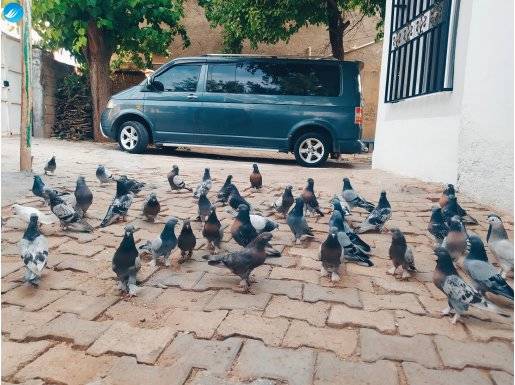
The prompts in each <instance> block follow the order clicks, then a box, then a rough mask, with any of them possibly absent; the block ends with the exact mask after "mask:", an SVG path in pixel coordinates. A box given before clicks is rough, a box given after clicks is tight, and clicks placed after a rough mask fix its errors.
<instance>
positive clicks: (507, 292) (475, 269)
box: [463, 234, 513, 301]
mask: <svg viewBox="0 0 515 385" xmlns="http://www.w3.org/2000/svg"><path fill="white" fill-rule="evenodd" d="M468 241H469V245H470V247H469V252H468V254H467V256H466V257H465V261H464V263H463V267H464V268H465V271H466V272H467V274H468V275H469V277H470V278H472V281H473V282H474V286H475V288H476V290H478V291H479V292H480V293H481V294H483V295H485V293H486V292H487V291H489V292H491V293H494V294H497V295H502V296H503V297H506V298H508V299H510V300H512V301H513V289H512V288H511V287H510V285H508V283H507V282H506V281H505V280H504V278H503V277H501V275H500V274H499V273H498V272H497V270H496V269H495V268H494V267H493V265H492V264H491V263H490V262H488V256H487V255H486V250H485V246H484V244H483V241H482V240H481V238H479V237H478V236H477V235H474V234H472V235H470V236H469V238H468Z"/></svg>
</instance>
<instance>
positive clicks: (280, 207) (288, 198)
mask: <svg viewBox="0 0 515 385" xmlns="http://www.w3.org/2000/svg"><path fill="white" fill-rule="evenodd" d="M292 188H293V187H292V186H291V185H287V186H286V187H285V189H284V192H283V195H281V196H280V197H279V199H277V200H276V201H275V202H274V203H273V205H272V207H273V208H274V209H275V211H277V212H278V213H279V214H282V215H284V217H286V215H287V214H288V210H290V207H291V206H292V205H293V202H295V198H294V197H293V194H292V192H291V190H292Z"/></svg>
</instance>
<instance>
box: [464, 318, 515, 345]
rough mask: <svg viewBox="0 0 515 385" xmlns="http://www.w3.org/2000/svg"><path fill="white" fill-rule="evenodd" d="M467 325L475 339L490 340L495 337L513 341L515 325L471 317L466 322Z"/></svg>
mask: <svg viewBox="0 0 515 385" xmlns="http://www.w3.org/2000/svg"><path fill="white" fill-rule="evenodd" d="M465 327H466V328H467V329H468V331H469V332H470V335H471V336H472V338H473V339H475V340H479V341H484V342H488V341H490V340H492V339H494V338H495V339H504V340H509V341H513V325H507V324H500V323H497V322H491V321H482V320H478V319H476V318H472V317H469V318H467V320H466V322H465Z"/></svg>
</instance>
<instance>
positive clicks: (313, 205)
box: [301, 178, 324, 217]
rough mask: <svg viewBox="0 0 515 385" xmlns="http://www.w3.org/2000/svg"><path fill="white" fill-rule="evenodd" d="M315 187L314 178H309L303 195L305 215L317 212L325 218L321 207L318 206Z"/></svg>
mask: <svg viewBox="0 0 515 385" xmlns="http://www.w3.org/2000/svg"><path fill="white" fill-rule="evenodd" d="M314 187H315V181H314V180H313V178H308V181H307V185H306V187H305V188H304V190H303V191H302V194H301V196H302V199H303V200H304V214H306V213H307V212H308V211H309V212H310V213H313V212H315V213H317V214H318V215H320V216H321V217H323V216H324V213H323V212H322V211H321V210H320V205H319V204H318V200H317V197H316V195H315V189H314Z"/></svg>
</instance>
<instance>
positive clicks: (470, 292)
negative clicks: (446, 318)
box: [433, 247, 506, 324]
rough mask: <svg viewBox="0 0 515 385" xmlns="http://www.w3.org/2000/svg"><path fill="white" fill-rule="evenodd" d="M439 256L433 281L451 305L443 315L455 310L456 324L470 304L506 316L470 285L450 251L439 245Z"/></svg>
mask: <svg viewBox="0 0 515 385" xmlns="http://www.w3.org/2000/svg"><path fill="white" fill-rule="evenodd" d="M435 254H436V256H437V258H438V259H437V261H436V268H435V271H434V273H433V283H434V284H435V286H436V287H437V288H438V289H440V290H441V291H442V292H443V293H444V294H445V295H446V296H447V302H448V304H449V306H447V307H446V308H445V309H444V310H442V314H443V315H448V314H450V313H451V312H454V313H455V315H454V317H453V318H452V320H451V323H453V324H455V323H456V321H457V320H458V318H460V315H461V314H463V313H465V312H466V311H467V310H468V308H469V306H473V307H476V308H478V309H482V310H487V311H491V312H494V313H497V314H500V315H502V316H504V317H506V315H505V314H503V313H502V311H501V310H500V309H499V308H498V307H497V306H496V305H495V304H493V303H492V302H490V301H488V300H487V299H486V298H484V297H483V296H482V295H481V293H479V292H478V291H476V289H474V288H473V287H471V286H470V285H468V284H467V283H466V282H465V281H464V280H463V279H462V278H461V277H460V275H459V274H458V271H457V270H456V268H455V267H454V265H453V263H452V259H451V256H450V254H449V252H448V251H447V250H446V249H445V248H443V247H438V248H436V250H435Z"/></svg>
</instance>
